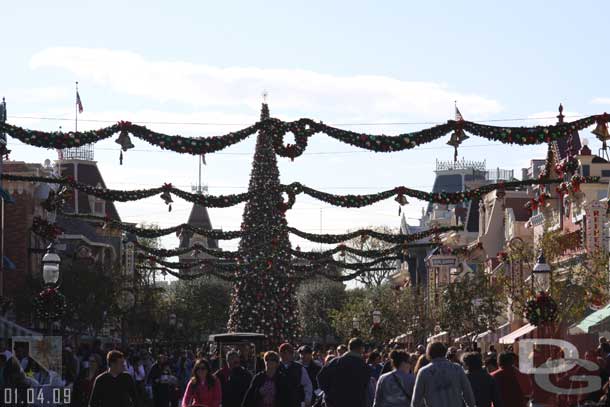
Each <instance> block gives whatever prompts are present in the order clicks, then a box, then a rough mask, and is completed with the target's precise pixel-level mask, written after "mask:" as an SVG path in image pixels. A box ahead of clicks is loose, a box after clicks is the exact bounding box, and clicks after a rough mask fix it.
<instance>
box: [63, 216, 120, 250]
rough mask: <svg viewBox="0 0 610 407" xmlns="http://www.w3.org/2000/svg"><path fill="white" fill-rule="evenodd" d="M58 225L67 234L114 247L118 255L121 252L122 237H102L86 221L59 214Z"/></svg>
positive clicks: (94, 227)
mask: <svg viewBox="0 0 610 407" xmlns="http://www.w3.org/2000/svg"><path fill="white" fill-rule="evenodd" d="M57 225H58V226H59V227H61V228H62V229H63V230H64V233H65V234H68V235H83V236H84V237H86V238H87V239H89V240H90V241H92V242H95V243H103V244H108V245H111V246H113V247H114V249H115V251H116V253H119V252H120V243H121V238H120V237H117V236H104V235H101V234H100V233H99V232H98V230H97V226H95V225H94V224H92V223H90V222H88V221H86V220H82V219H76V218H71V217H69V216H62V215H60V214H58V215H57Z"/></svg>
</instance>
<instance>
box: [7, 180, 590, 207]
mask: <svg viewBox="0 0 610 407" xmlns="http://www.w3.org/2000/svg"><path fill="white" fill-rule="evenodd" d="M0 178H2V179H5V180H8V181H23V182H44V183H55V184H59V185H63V186H67V187H70V188H74V189H77V190H79V191H81V192H84V193H86V194H88V195H93V196H96V197H98V198H101V199H104V200H106V201H119V202H127V201H137V200H140V199H145V198H149V197H151V196H154V195H156V194H159V193H161V198H162V199H163V201H164V202H165V203H166V204H167V205H170V206H171V203H172V202H173V200H172V199H171V194H174V195H176V196H178V197H180V198H182V199H184V200H185V201H189V202H193V203H195V204H199V205H202V206H205V207H208V208H226V207H230V206H234V205H237V204H239V203H242V202H246V201H248V200H250V198H251V197H252V194H253V192H245V193H241V194H230V195H219V196H211V195H202V194H193V193H189V192H186V191H182V190H180V189H177V188H174V187H173V186H172V184H164V185H163V186H161V187H157V188H150V189H139V190H131V191H122V190H113V189H107V188H98V187H93V186H91V185H87V184H83V183H80V182H76V181H74V179H73V178H72V177H66V178H52V177H33V176H32V177H30V176H21V175H11V174H1V175H0ZM598 181H599V177H582V176H580V175H575V176H573V177H572V181H571V183H572V186H573V188H578V186H579V185H580V184H582V183H591V182H598ZM550 184H560V188H564V187H563V184H564V182H563V180H562V179H538V180H533V179H532V180H522V181H510V182H499V183H496V184H489V185H484V186H482V187H479V188H476V189H473V190H470V191H463V192H440V193H430V192H425V191H420V190H416V189H411V188H407V187H403V186H401V187H396V188H393V189H389V190H386V191H382V192H379V193H376V194H368V195H335V194H329V193H327V192H322V191H318V190H316V189H313V188H310V187H308V186H305V185H303V184H301V183H298V182H294V183H292V184H289V185H285V186H282V189H283V191H284V192H285V193H286V194H287V196H288V199H287V200H286V202H283V203H281V204H280V206H281V208H280V209H281V210H282V211H286V210H288V209H290V208H291V207H292V206H293V205H294V202H295V196H296V195H298V194H301V193H304V194H306V195H308V196H310V197H312V198H315V199H318V200H320V201H323V202H326V203H328V204H331V205H334V206H341V207H345V208H361V207H364V206H369V205H372V204H374V203H376V202H379V201H382V200H385V199H388V198H390V197H392V196H396V198H395V200H396V202H398V203H399V204H400V205H401V206H402V205H405V204H406V203H407V201H406V198H405V196H409V197H412V198H416V199H419V200H422V201H427V202H431V203H441V204H458V203H461V202H464V201H470V200H473V199H478V198H480V197H481V196H482V195H484V194H486V193H488V192H491V191H493V190H500V191H505V190H506V189H513V188H520V187H524V186H529V185H550ZM558 188H559V187H558ZM558 192H559V189H558ZM63 193H64V194H65V193H67V191H63ZM56 195H58V196H60V195H62V193H61V191H60V192H58V193H57V194H56ZM49 206H51V204H49ZM52 209H53V208H51V207H49V208H47V210H52Z"/></svg>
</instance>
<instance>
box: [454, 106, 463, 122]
mask: <svg viewBox="0 0 610 407" xmlns="http://www.w3.org/2000/svg"><path fill="white" fill-rule="evenodd" d="M462 120H464V116H462V113H460V109H458V107H457V104H456V105H455V121H458V122H461V121H462Z"/></svg>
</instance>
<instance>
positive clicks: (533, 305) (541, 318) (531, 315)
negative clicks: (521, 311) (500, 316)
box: [525, 291, 557, 326]
mask: <svg viewBox="0 0 610 407" xmlns="http://www.w3.org/2000/svg"><path fill="white" fill-rule="evenodd" d="M525 318H526V319H527V320H528V321H529V323H530V324H532V325H534V326H539V325H542V324H547V323H552V322H554V321H555V319H556V318H557V303H556V302H555V300H553V299H552V298H551V296H549V295H548V294H547V293H545V292H543V291H540V292H539V293H538V294H537V295H536V298H533V299H531V300H529V301H528V302H527V303H526V304H525Z"/></svg>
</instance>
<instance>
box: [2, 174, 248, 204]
mask: <svg viewBox="0 0 610 407" xmlns="http://www.w3.org/2000/svg"><path fill="white" fill-rule="evenodd" d="M0 178H1V179H5V180H7V181H22V182H42V183H50V184H59V185H63V186H67V187H70V188H73V189H76V190H78V191H81V192H84V193H86V194H88V195H93V196H95V197H98V198H101V199H104V200H106V201H114V202H117V201H118V202H129V201H138V200H140V199H145V198H150V197H151V196H154V195H157V194H162V196H161V197H162V199H163V200H164V201H165V202H166V203H167V204H169V203H171V202H172V201H171V195H168V194H174V195H176V196H178V197H180V198H182V199H184V200H185V201H189V202H192V203H195V204H199V205H202V206H205V207H208V208H227V207H230V206H235V205H237V204H239V203H242V202H245V201H247V200H248V199H250V195H251V194H250V193H249V192H246V193H242V194H230V195H219V196H213V195H202V194H193V193H190V192H186V191H182V190H180V189H178V188H174V187H173V186H172V184H163V186H160V187H157V188H149V189H136V190H131V191H122V190H116V189H108V188H98V187H94V186H91V185H87V184H83V183H81V182H77V181H75V180H74V178H72V177H62V178H52V177H33V176H32V177H31V176H23V175H13V174H0Z"/></svg>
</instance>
